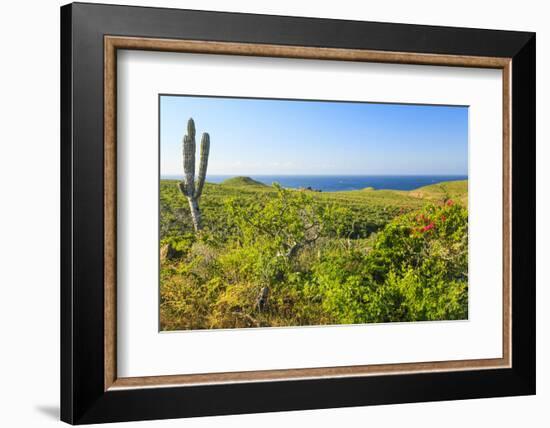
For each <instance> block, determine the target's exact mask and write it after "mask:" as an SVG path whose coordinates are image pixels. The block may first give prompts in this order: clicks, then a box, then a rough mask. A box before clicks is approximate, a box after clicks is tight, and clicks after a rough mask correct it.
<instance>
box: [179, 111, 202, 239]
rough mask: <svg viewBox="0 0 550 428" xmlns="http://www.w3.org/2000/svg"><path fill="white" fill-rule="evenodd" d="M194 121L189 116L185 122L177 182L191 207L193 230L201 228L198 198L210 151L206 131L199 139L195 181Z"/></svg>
mask: <svg viewBox="0 0 550 428" xmlns="http://www.w3.org/2000/svg"><path fill="white" fill-rule="evenodd" d="M195 147H196V144H195V122H194V121H193V118H190V119H189V121H188V122H187V135H185V136H184V137H183V172H184V178H183V181H181V182H180V183H178V187H179V189H180V190H181V193H183V195H184V196H185V197H186V198H187V200H188V201H189V207H190V208H191V219H192V220H193V227H194V228H195V231H198V230H200V228H201V212H200V209H199V198H200V197H201V194H202V188H203V186H204V179H205V178H206V168H207V167H208V153H209V152H210V136H209V135H208V133H207V132H205V133H204V134H202V139H201V160H200V165H199V175H198V176H197V181H196V183H195Z"/></svg>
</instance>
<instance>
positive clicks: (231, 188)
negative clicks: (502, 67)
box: [160, 177, 468, 237]
mask: <svg viewBox="0 0 550 428" xmlns="http://www.w3.org/2000/svg"><path fill="white" fill-rule="evenodd" d="M160 186H161V192H160V193H161V207H160V208H161V214H162V216H161V237H166V236H168V235H179V233H180V232H181V231H182V230H184V231H186V232H192V230H191V228H190V224H191V223H190V219H189V218H187V217H188V216H189V212H188V211H189V210H188V207H187V204H186V203H185V200H184V198H183V197H182V195H181V193H180V191H179V190H178V187H177V180H162V181H161V183H160ZM302 191H304V192H307V193H308V194H309V195H311V196H312V197H313V198H314V199H315V200H317V201H318V202H319V203H336V204H337V205H341V206H345V207H347V208H349V209H351V210H352V211H353V213H354V215H355V216H356V219H357V222H358V224H362V225H364V227H366V228H367V229H368V230H370V231H373V230H378V229H379V228H380V227H382V226H383V225H384V224H386V223H387V222H388V221H390V220H391V219H392V218H394V217H395V216H396V215H399V214H401V213H404V212H407V211H410V210H415V209H419V208H422V207H423V206H424V205H425V204H426V203H427V202H441V201H443V200H445V199H449V198H450V199H453V200H455V201H457V202H460V203H462V204H463V205H467V202H468V181H466V180H464V181H452V182H445V183H439V184H434V185H430V186H425V187H421V188H418V189H415V190H411V191H402V190H374V189H372V188H367V189H363V190H351V191H342V192H315V191H308V190H302ZM273 192H275V189H274V188H273V187H272V186H267V185H265V184H263V183H260V182H257V181H255V180H253V179H251V178H249V177H233V178H230V179H228V180H226V181H225V182H223V183H221V184H215V183H205V185H204V191H203V195H202V197H201V201H200V205H201V211H202V214H203V220H204V222H205V225H206V226H207V227H208V228H212V227H214V228H218V229H219V228H221V229H223V228H225V227H226V223H225V220H224V218H223V215H224V214H223V213H224V209H223V206H224V204H225V201H226V200H227V199H228V198H231V197H235V198H245V199H246V198H256V197H257V196H258V194H259V193H262V194H269V193H273ZM182 225H187V226H185V227H183V229H182Z"/></svg>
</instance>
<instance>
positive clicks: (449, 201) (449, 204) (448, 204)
mask: <svg viewBox="0 0 550 428" xmlns="http://www.w3.org/2000/svg"><path fill="white" fill-rule="evenodd" d="M453 204H454V202H453V200H452V199H449V200H448V201H447V206H448V207H450V206H451V205H453Z"/></svg>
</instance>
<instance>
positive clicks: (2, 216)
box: [0, 0, 550, 428]
mask: <svg viewBox="0 0 550 428" xmlns="http://www.w3.org/2000/svg"><path fill="white" fill-rule="evenodd" d="M121 2H122V0H121ZM104 3H114V2H111V1H104ZM125 3H126V4H135V5H147V6H167V7H168V6H169V7H181V8H190V9H208V10H223V11H234V12H252V13H268V14H281V15H297V16H312V17H323V18H343V19H358V20H369V21H389V22H404V23H413V24H433V25H450V26H462V27H484V28H495V29H506V30H529V31H536V32H537V55H538V58H537V76H538V81H537V87H538V90H537V122H538V127H537V142H538V144H537V146H538V147H537V150H538V153H537V158H538V160H537V169H538V171H537V175H538V187H537V200H538V204H537V223H538V224H537V230H538V234H537V235H538V242H537V250H538V255H537V264H538V266H539V269H538V273H537V279H538V291H537V292H538V304H537V311H538V315H537V321H538V328H537V340H538V352H537V359H538V376H537V378H538V394H537V396H535V397H518V398H516V397H514V398H499V399H485V400H467V401H461V402H442V403H420V404H405V405H397V406H379V407H364V408H350V409H329V410H316V411H302V412H286V413H272V414H264V415H244V416H226V417H216V418H198V419H190V420H185V421H182V420H172V421H155V422H145V423H140V425H141V426H159V427H171V426H180V427H181V426H185V427H212V426H218V427H239V428H245V427H258V426H262V427H279V426H315V427H324V426H327V427H328V426H342V427H343V426H345V427H355V426H357V427H359V426H361V427H363V426H367V425H368V426H373V427H375V426H386V427H393V426H406V427H407V428H413V427H423V428H426V427H432V426H433V427H441V426H445V427H446V428H452V427H461V428H464V427H470V426H471V427H474V426H487V425H489V426H499V427H501V428H505V427H517V426H529V427H542V426H548V425H549V424H550V414H549V412H548V407H549V405H550V368H549V364H548V363H549V361H550V359H549V351H550V349H549V344H550V334H549V330H550V328H549V325H548V324H549V321H550V317H549V315H548V313H547V312H545V306H544V302H545V301H547V300H548V299H549V298H550V293H549V291H548V287H547V286H548V284H549V281H550V275H549V273H548V271H547V270H545V268H546V266H547V264H548V260H549V259H550V250H549V249H548V247H547V246H546V245H544V244H545V241H548V240H549V239H550V234H549V226H548V221H547V218H548V212H550V203H549V199H550V198H549V196H550V194H549V192H548V187H547V185H548V183H549V182H550V168H549V167H548V163H549V162H550V148H549V145H548V138H549V136H550V135H549V127H548V117H549V116H550V108H549V102H548V100H547V99H545V98H546V97H548V96H549V95H550V93H549V79H548V76H550V64H549V61H548V60H549V58H548V56H549V54H548V52H550V27H549V26H548V22H547V20H548V18H549V17H550V14H549V13H548V11H547V10H545V3H546V2H543V1H535V0H523V1H517V0H516V1H508V0H499V1H485V2H482V1H479V0H462V1H460V2H442V1H440V0H417V1H410V0H397V1H386V2H359V1H356V0H355V1H354V0H339V1H337V2H334V1H321V0H317V1H311V2H308V1H302V2H298V1H296V0H277V1H265V2H258V1H255V2H254V1H246V0H231V1H223V0H202V1H198V0H192V1H177V0H172V1H170V0H156V1H155V0H148V1H126V2H125ZM61 4H63V2H60V1H58V0H42V1H31V0H27V1H20V2H16V1H11V2H4V4H3V5H2V12H1V15H0V31H1V35H2V37H1V39H0V40H1V46H2V47H1V50H0V52H1V56H0V58H1V66H0V109H1V111H0V118H1V120H0V192H1V193H0V196H1V199H0V200H1V201H2V203H1V208H0V256H1V258H0V260H2V263H1V264H0V326H1V327H0V328H1V336H0V349H1V350H0V409H2V410H1V411H0V421H1V422H0V424H1V425H2V426H6V427H19V426H21V427H33V428H34V427H43V426H53V425H55V424H59V422H58V406H59V398H58V397H59V363H58V361H59V332H58V331H59V268H58V266H59V208H58V207H59V9H58V8H59V6H60V5H61ZM545 217H546V219H545ZM125 426H138V424H137V423H134V424H126V425H125Z"/></svg>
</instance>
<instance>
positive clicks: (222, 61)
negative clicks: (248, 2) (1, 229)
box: [61, 3, 535, 424]
mask: <svg viewBox="0 0 550 428" xmlns="http://www.w3.org/2000/svg"><path fill="white" fill-rule="evenodd" d="M61 53H62V59H61V61H62V63H61V73H62V75H61V83H62V85H61V87H62V91H61V101H62V111H61V128H62V139H61V147H62V149H61V156H62V162H61V164H62V171H61V176H62V179H61V191H62V207H61V212H62V219H61V221H62V235H61V242H62V265H61V269H62V283H61V287H62V290H61V291H62V292H61V299H62V300H61V338H62V343H61V356H62V361H61V367H62V370H61V373H62V376H61V387H62V388H61V389H62V396H61V403H62V405H61V409H62V416H61V417H62V420H64V421H66V422H69V423H72V424H83V423H97V422H115V421H129V420H144V419H161V418H176V417H189V416H201V415H222V414H231V413H250V412H269V411H281V410H297V409H313V408H326V407H343V406H361V405H372V404H388V403H404V402H415V401H434V400H451V399H464V398H477V397H496V396H509V395H526V394H534V393H535V257H534V256H535V35H534V34H533V33H525V32H509V31H495V30H479V29H464V28H446V27H428V26H416V25H406V24H389V23H388V24H385V23H371V22H354V21H339V20H326V19H312V18H293V17H281V16H265V15H248V14H233V13H219V12H204V11H191V10H176V9H156V8H140V7H128V6H107V5H92V4H78V3H76V4H70V5H67V6H64V7H62V8H61Z"/></svg>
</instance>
